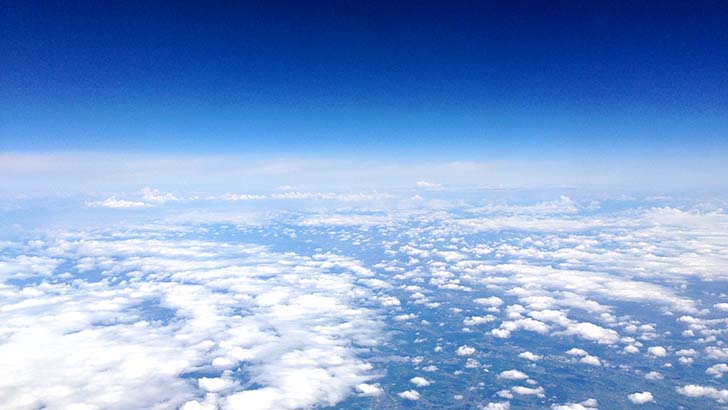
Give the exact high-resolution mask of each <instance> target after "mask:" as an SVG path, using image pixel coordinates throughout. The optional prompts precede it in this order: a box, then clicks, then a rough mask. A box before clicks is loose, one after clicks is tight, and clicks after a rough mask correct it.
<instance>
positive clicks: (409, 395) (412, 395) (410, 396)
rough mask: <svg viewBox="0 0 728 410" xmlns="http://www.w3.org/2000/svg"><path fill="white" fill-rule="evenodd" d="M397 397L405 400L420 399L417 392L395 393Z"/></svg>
mask: <svg viewBox="0 0 728 410" xmlns="http://www.w3.org/2000/svg"><path fill="white" fill-rule="evenodd" d="M397 396H399V397H401V398H403V399H405V400H419V399H420V393H419V392H418V391H417V390H405V391H403V392H400V393H397Z"/></svg>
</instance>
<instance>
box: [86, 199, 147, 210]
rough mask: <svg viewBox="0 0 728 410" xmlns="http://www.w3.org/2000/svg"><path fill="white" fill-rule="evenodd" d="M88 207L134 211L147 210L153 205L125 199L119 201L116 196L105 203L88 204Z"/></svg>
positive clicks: (93, 202) (105, 200)
mask: <svg viewBox="0 0 728 410" xmlns="http://www.w3.org/2000/svg"><path fill="white" fill-rule="evenodd" d="M86 206H88V207H91V208H112V209H133V208H147V207H149V206H151V205H149V204H148V203H146V202H142V201H128V200H125V199H117V198H116V197H115V196H112V197H109V198H106V199H104V200H103V201H91V202H86Z"/></svg>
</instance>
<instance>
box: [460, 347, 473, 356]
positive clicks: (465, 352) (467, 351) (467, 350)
mask: <svg viewBox="0 0 728 410" xmlns="http://www.w3.org/2000/svg"><path fill="white" fill-rule="evenodd" d="M455 353H456V354H457V355H458V356H470V355H471V354H473V353H475V348H473V347H470V346H468V345H463V346H460V347H458V350H457V351H456V352H455Z"/></svg>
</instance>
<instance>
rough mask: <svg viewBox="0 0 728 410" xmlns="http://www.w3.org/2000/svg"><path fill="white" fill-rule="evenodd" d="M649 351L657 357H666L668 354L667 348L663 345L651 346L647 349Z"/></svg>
mask: <svg viewBox="0 0 728 410" xmlns="http://www.w3.org/2000/svg"><path fill="white" fill-rule="evenodd" d="M647 353H649V354H651V355H652V356H655V357H665V356H667V349H665V348H664V347H662V346H650V347H649V348H648V349H647Z"/></svg>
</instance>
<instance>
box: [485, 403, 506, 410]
mask: <svg viewBox="0 0 728 410" xmlns="http://www.w3.org/2000/svg"><path fill="white" fill-rule="evenodd" d="M510 409H511V403H510V402H507V401H501V402H491V403H488V404H487V405H486V406H485V407H484V408H483V410H510Z"/></svg>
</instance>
